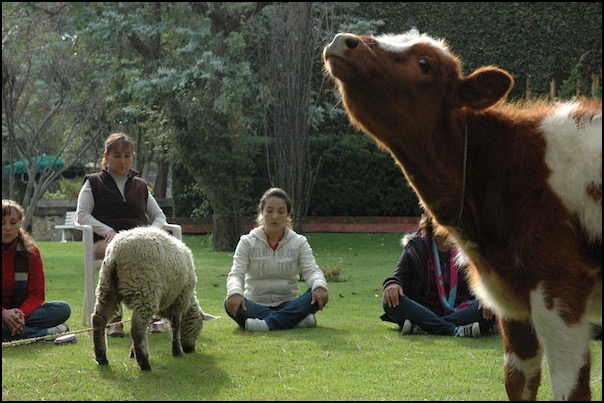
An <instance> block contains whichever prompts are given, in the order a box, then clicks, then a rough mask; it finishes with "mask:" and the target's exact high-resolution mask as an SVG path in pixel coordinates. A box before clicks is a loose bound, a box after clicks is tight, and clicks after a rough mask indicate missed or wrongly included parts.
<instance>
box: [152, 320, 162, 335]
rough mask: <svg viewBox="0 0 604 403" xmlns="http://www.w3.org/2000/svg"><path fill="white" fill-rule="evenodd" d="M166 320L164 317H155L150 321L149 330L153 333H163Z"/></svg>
mask: <svg viewBox="0 0 604 403" xmlns="http://www.w3.org/2000/svg"><path fill="white" fill-rule="evenodd" d="M163 323H164V321H163V320H162V319H153V320H151V323H149V332H151V333H163V332H164V325H163Z"/></svg>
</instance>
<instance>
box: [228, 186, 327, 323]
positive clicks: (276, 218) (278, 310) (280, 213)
mask: <svg viewBox="0 0 604 403" xmlns="http://www.w3.org/2000/svg"><path fill="white" fill-rule="evenodd" d="M291 210H292V204H291V201H290V199H289V196H288V195H287V193H286V192H285V191H283V190H282V189H280V188H271V189H269V190H267V191H266V192H265V193H264V195H263V196H262V198H261V199H260V203H259V205H258V219H257V222H258V226H257V227H256V228H254V229H252V230H251V231H250V233H249V234H247V235H243V236H242V237H241V239H240V240H239V243H238V244H237V247H236V249H235V254H234V255H233V265H232V267H231V271H230V273H229V275H228V277H227V297H226V299H225V302H224V305H225V309H226V312H227V313H228V315H229V316H230V317H231V318H233V319H234V320H235V322H237V324H238V325H239V326H240V327H241V328H244V329H245V330H247V331H249V332H258V331H267V330H279V329H291V328H294V327H315V326H316V324H317V322H316V318H315V313H316V312H317V311H319V310H322V309H323V307H324V306H325V304H327V300H328V292H327V281H326V280H325V276H324V275H323V272H322V271H321V269H320V268H319V267H318V266H317V264H316V262H315V258H314V255H313V252H312V249H311V248H310V245H309V244H308V241H307V239H306V237H305V236H303V235H299V234H297V233H296V232H294V231H293V230H292V229H291V218H290V214H291ZM300 276H301V277H302V278H303V279H304V281H305V282H306V284H307V285H308V287H309V288H308V290H307V291H306V292H304V293H303V294H302V295H299V293H298V283H299V280H300Z"/></svg>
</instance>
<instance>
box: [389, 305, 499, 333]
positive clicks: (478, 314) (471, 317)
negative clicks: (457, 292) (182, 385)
mask: <svg viewBox="0 0 604 403" xmlns="http://www.w3.org/2000/svg"><path fill="white" fill-rule="evenodd" d="M383 308H384V312H385V313H386V314H387V315H388V316H389V317H390V319H392V321H393V322H395V323H397V324H398V325H399V326H401V327H402V326H403V323H405V319H409V320H410V321H411V323H413V324H414V325H417V326H419V327H421V328H422V329H423V330H425V331H426V332H428V333H429V334H435V335H441V336H453V335H455V331H456V330H457V327H458V326H462V325H467V324H470V323H473V322H478V323H479V324H480V332H481V333H482V334H487V333H488V332H489V331H491V330H492V328H493V326H494V325H495V318H492V319H484V318H483V317H482V309H480V308H478V301H472V302H470V305H469V306H468V307H467V308H464V309H462V310H460V311H457V312H453V313H451V314H448V315H444V316H440V315H437V314H436V313H434V312H432V311H431V310H430V309H428V308H426V307H425V306H423V305H421V304H418V303H417V302H415V301H413V300H412V299H411V298H409V297H407V296H403V297H401V298H400V299H399V304H398V306H395V307H393V308H391V307H389V306H388V304H386V303H383Z"/></svg>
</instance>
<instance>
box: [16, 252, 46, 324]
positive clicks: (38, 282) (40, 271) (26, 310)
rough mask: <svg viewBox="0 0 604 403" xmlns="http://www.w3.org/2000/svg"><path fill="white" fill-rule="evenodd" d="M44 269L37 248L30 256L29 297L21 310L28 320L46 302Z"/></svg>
mask: <svg viewBox="0 0 604 403" xmlns="http://www.w3.org/2000/svg"><path fill="white" fill-rule="evenodd" d="M44 298H45V295H44V268H43V266H42V257H41V256H40V250H39V249H38V247H37V246H36V247H35V248H34V250H33V251H32V252H31V253H30V254H29V274H28V277H27V297H25V301H23V303H22V304H21V306H20V307H19V309H21V311H22V312H23V314H24V315H25V317H26V318H27V317H28V316H29V315H31V314H32V313H33V311H35V310H36V309H38V308H39V307H40V306H41V305H42V303H43V302H44Z"/></svg>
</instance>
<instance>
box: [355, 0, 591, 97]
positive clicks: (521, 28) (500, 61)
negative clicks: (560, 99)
mask: <svg viewBox="0 0 604 403" xmlns="http://www.w3.org/2000/svg"><path fill="white" fill-rule="evenodd" d="M362 4H363V5H362V7H361V10H362V11H363V14H364V15H365V17H366V18H373V19H382V20H384V22H385V25H384V26H383V27H382V28H381V29H380V32H378V33H400V32H404V31H407V30H409V29H410V28H412V27H416V28H417V29H418V30H419V31H420V32H425V33H427V34H429V35H430V36H433V37H438V38H443V39H446V40H447V42H448V43H449V45H450V48H451V49H452V51H453V52H454V53H456V54H457V55H458V56H459V57H460V58H461V60H462V61H463V62H464V74H468V73H470V72H472V71H473V70H475V69H476V68H478V67H480V66H484V65H495V66H497V67H500V68H502V69H505V70H507V71H508V72H510V73H511V74H512V75H514V76H515V77H516V78H517V80H516V81H517V83H516V88H515V89H514V91H513V93H512V94H511V95H512V96H514V95H516V96H521V95H522V94H524V91H523V90H524V87H525V81H526V79H527V78H528V80H529V88H530V90H531V95H532V96H546V95H547V94H548V93H549V90H550V82H551V80H552V78H554V77H555V78H556V81H557V83H558V85H557V87H559V85H561V84H562V79H566V78H568V77H569V75H570V73H571V70H572V69H573V67H574V66H575V65H576V64H577V62H578V61H579V59H580V57H581V56H582V55H583V54H584V53H585V52H589V53H588V54H587V56H586V58H585V61H584V64H583V66H582V69H581V70H582V71H581V73H582V74H581V78H582V79H581V93H582V94H584V95H587V96H591V76H592V74H594V73H598V74H600V76H601V72H602V3H601V2H596V3H587V2H551V3H543V2H536V3H528V2H522V3H521V2H507V3H501V2H478V3H476V2H455V3H453V2H414V3H409V2H392V3H386V2H371V3H362ZM518 87H520V88H518Z"/></svg>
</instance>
